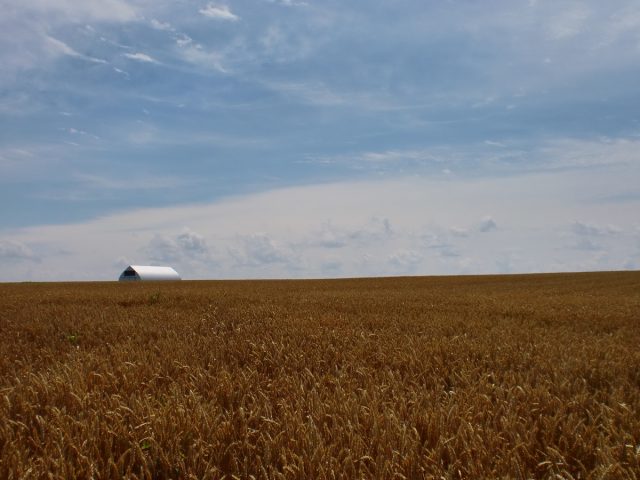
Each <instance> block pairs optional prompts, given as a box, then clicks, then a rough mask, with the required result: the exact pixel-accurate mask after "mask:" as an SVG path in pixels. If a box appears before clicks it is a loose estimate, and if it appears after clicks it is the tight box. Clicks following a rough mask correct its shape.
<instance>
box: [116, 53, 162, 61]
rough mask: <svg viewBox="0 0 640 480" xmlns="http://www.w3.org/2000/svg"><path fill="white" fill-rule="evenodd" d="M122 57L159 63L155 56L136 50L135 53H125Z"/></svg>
mask: <svg viewBox="0 0 640 480" xmlns="http://www.w3.org/2000/svg"><path fill="white" fill-rule="evenodd" d="M123 56H124V57H127V58H128V59H130V60H136V61H138V62H142V63H159V62H158V61H157V60H156V59H155V58H153V57H151V56H149V55H147V54H146V53H141V52H136V53H125V54H123Z"/></svg>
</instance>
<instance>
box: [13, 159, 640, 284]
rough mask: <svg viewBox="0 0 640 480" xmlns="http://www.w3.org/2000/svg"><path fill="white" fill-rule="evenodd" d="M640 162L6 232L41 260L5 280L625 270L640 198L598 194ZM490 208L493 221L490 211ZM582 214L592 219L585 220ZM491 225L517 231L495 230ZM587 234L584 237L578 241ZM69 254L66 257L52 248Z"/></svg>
mask: <svg viewBox="0 0 640 480" xmlns="http://www.w3.org/2000/svg"><path fill="white" fill-rule="evenodd" d="M638 167H640V166H638ZM638 167H636V168H635V169H633V168H632V167H631V166H629V167H628V170H626V173H625V174H624V175H621V174H620V172H618V171H613V172H610V171H602V170H597V171H590V170H579V171H571V172H569V171H562V172H554V173H544V174H528V175H522V176H518V177H502V178H497V179H485V178H476V179H467V180H455V181H441V180H430V179H427V178H420V177H403V178H396V179H386V180H380V181H366V182H364V181H363V182H345V183H334V184H323V185H315V186H306V187H295V188H284V189H279V190H274V191H270V192H264V193H260V194H253V195H247V196H243V197H233V198H229V199H226V200H222V201H219V202H215V203H212V204H203V205H191V206H181V207H168V208H155V209H145V210H138V211H132V212H128V213H119V214H114V215H110V216H106V217H102V218H99V219H96V220H93V221H90V222H86V223H79V224H74V225H59V226H40V227H30V228H25V229H19V230H14V231H11V232H9V231H4V232H2V237H3V238H4V240H5V241H6V242H14V243H18V244H22V245H28V246H29V248H30V249H31V251H32V252H33V254H34V255H35V256H36V257H38V258H40V259H41V263H40V264H39V266H41V267H42V268H39V269H38V270H37V271H35V272H33V273H29V261H28V260H27V259H22V260H20V259H16V260H14V261H12V262H7V261H5V262H3V268H0V277H1V278H2V279H5V280H19V279H26V278H32V279H41V280H45V279H52V280H55V279H74V278H79V277H78V275H79V272H89V273H88V274H89V276H90V277H91V278H94V279H115V278H117V276H118V274H119V273H120V271H119V270H120V269H116V268H115V267H114V266H113V259H115V258H119V257H124V258H126V259H130V260H131V261H133V262H135V263H144V262H147V261H152V259H156V261H157V262H160V261H164V262H165V263H170V264H175V266H176V267H178V268H179V270H178V271H179V272H180V273H181V274H183V275H184V276H185V278H238V277H244V278H246V277H299V276H304V277H314V276H324V275H328V276H338V275H339V276H358V275H391V274H393V275H397V274H409V273H411V274H436V273H437V274H453V273H495V272H499V271H504V270H505V269H507V268H508V269H509V271H514V272H531V271H557V270H580V269H585V268H589V266H593V267H598V268H600V269H618V268H625V267H624V266H625V265H627V264H629V262H630V259H633V258H634V256H635V255H637V251H638V233H637V232H636V231H635V230H630V231H627V230H620V232H619V233H615V234H613V233H612V232H615V231H616V228H615V227H609V226H608V225H633V224H634V222H636V223H637V220H636V219H637V212H638V211H639V210H640V198H637V199H630V200H625V201H620V202H607V203H602V202H599V201H597V199H598V198H601V197H602V196H603V195H604V194H605V193H608V192H610V191H612V190H613V191H617V190H618V189H623V190H624V189H632V188H635V187H636V185H637V182H636V180H637V178H638ZM505 199H507V200H505ZM486 212H491V214H492V216H491V217H489V218H484V216H485V215H486ZM576 218H579V219H583V220H582V222H581V223H580V224H579V225H578V226H575V225H574V222H575V219H576ZM478 219H483V220H482V221H480V223H479V220H478ZM494 219H499V220H500V225H508V226H509V228H494V226H493V224H497V223H498V222H497V221H496V220H494ZM184 225H188V226H189V227H190V229H191V230H189V231H186V230H184V229H183V227H184ZM460 226H463V227H464V229H461V228H460ZM482 228H485V229H487V228H488V229H489V230H492V231H491V234H487V233H483V232H482V231H481V229H482ZM574 229H576V230H577V231H578V232H586V233H587V235H582V236H580V235H577V234H576V233H575V231H574ZM195 232H197V233H195ZM582 237H584V238H586V239H587V240H588V242H584V241H583V242H582V243H579V242H578V240H579V238H582ZM571 242H573V243H571ZM214 246H215V250H214V248H213V247H214ZM45 247H46V248H45ZM578 247H579V248H578ZM516 248H517V250H515V249H516ZM61 250H64V251H67V252H69V253H68V254H67V255H64V256H60V255H58V254H49V253H47V252H58V251H61ZM603 254H606V255H605V256H602V255H603ZM5 264H6V265H5ZM79 266H81V267H82V268H78V267H79Z"/></svg>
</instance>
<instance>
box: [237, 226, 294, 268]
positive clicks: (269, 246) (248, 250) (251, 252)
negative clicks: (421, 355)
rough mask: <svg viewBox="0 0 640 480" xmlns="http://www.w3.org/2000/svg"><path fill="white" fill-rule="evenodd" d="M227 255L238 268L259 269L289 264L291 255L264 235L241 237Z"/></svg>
mask: <svg viewBox="0 0 640 480" xmlns="http://www.w3.org/2000/svg"><path fill="white" fill-rule="evenodd" d="M236 245H237V246H234V247H231V248H230V249H229V253H230V254H231V256H232V257H233V258H234V260H235V262H236V263H237V264H238V265H240V266H248V267H259V266H262V265H268V264H273V263H289V262H291V261H292V258H293V257H292V253H291V252H290V251H288V249H287V248H286V247H284V246H283V245H281V244H279V243H278V242H277V241H275V240H273V239H272V238H271V237H270V236H269V235H267V234H265V233H256V234H251V235H242V236H239V237H238V241H237V243H236Z"/></svg>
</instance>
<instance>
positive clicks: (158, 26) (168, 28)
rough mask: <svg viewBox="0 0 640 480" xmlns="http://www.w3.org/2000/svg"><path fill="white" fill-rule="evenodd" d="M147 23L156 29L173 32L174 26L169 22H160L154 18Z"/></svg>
mask: <svg viewBox="0 0 640 480" xmlns="http://www.w3.org/2000/svg"><path fill="white" fill-rule="evenodd" d="M149 24H150V25H151V26H152V27H153V28H155V29H156V30H162V31H165V32H175V28H173V26H172V25H171V24H170V23H169V22H161V21H160V20H157V19H155V18H152V19H151V20H150V21H149Z"/></svg>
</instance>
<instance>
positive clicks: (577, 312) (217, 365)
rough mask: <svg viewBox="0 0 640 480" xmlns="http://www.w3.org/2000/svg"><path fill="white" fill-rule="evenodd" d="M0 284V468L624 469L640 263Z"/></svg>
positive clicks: (389, 472)
mask: <svg viewBox="0 0 640 480" xmlns="http://www.w3.org/2000/svg"><path fill="white" fill-rule="evenodd" d="M0 295H1V296H0V478H7V479H14V478H15V479H23V478H27V479H28V478H54V479H58V478H60V479H62V478H95V479H111V478H113V479H116V478H176V479H177V478H211V479H216V478H261V479H267V478H318V479H323V478H326V479H333V478H381V479H386V478H566V479H570V478H576V479H577V478H594V479H595V478H611V479H620V478H633V479H635V478H638V477H640V350H639V348H638V346H639V345H640V273H638V272H627V273H594V274H563V275H532V276H504V277H498V276H494V277H491V276H489V277H442V278H395V279H359V280H331V281H262V282H259V281H251V282H250V281H243V282H179V283H140V284H118V283H92V284H91V283H88V284H22V285H18V284H4V285H0Z"/></svg>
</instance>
